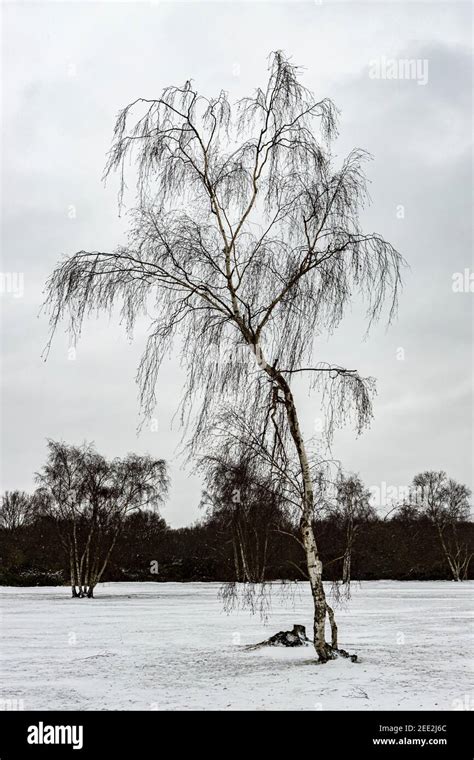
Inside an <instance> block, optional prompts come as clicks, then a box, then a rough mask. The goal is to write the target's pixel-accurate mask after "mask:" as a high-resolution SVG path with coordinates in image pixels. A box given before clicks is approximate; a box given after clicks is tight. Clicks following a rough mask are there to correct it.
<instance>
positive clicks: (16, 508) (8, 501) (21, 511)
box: [0, 491, 32, 531]
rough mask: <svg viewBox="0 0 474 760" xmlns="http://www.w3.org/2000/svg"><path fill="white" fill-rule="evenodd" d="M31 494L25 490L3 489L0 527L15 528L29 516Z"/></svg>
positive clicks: (30, 512) (30, 511) (0, 505)
mask: <svg viewBox="0 0 474 760" xmlns="http://www.w3.org/2000/svg"><path fill="white" fill-rule="evenodd" d="M31 514H32V505H31V496H30V495H29V494H27V493H26V492H25V491H5V493H4V495H3V496H2V501H1V504H0V527H2V528H5V529H6V530H12V531H13V530H17V528H19V527H20V526H21V525H24V524H25V523H26V522H27V521H28V520H29V519H30V517H31Z"/></svg>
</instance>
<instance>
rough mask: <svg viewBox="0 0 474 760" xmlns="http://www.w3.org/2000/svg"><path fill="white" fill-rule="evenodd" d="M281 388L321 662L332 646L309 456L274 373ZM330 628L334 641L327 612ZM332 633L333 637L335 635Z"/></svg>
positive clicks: (291, 402)
mask: <svg viewBox="0 0 474 760" xmlns="http://www.w3.org/2000/svg"><path fill="white" fill-rule="evenodd" d="M275 379H276V380H277V382H278V384H279V386H280V388H281V389H282V391H283V394H284V398H285V409H286V414H287V419H288V425H289V428H290V433H291V436H292V438H293V441H294V443H295V447H296V451H297V454H298V460H299V464H300V467H301V474H302V477H303V504H302V516H301V520H300V531H301V538H302V541H303V546H304V549H305V554H306V568H307V571H308V577H309V582H310V587H311V595H312V597H313V605H314V620H313V633H314V648H315V650H316V653H317V655H318V658H319V660H320V662H327V660H329V659H331V656H332V647H331V646H330V645H329V644H327V643H326V615H327V614H329V608H328V604H327V602H326V594H325V591H324V586H323V564H322V562H321V560H320V559H319V554H318V547H317V543H316V538H315V535H314V530H313V518H314V490H313V479H312V477H311V469H310V466H309V461H308V455H307V452H306V447H305V444H304V440H303V436H302V434H301V429H300V425H299V420H298V415H297V412H296V406H295V402H294V398H293V394H292V392H291V390H290V387H289V385H288V383H287V382H286V380H285V379H284V378H283V377H282V375H281V374H280V373H275ZM330 619H331V626H332V631H333V640H334V638H335V640H336V641H337V626H336V623H335V619H334V613H333V611H332V610H331V613H330ZM334 634H335V636H334Z"/></svg>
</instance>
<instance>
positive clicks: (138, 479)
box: [36, 441, 168, 598]
mask: <svg viewBox="0 0 474 760" xmlns="http://www.w3.org/2000/svg"><path fill="white" fill-rule="evenodd" d="M37 482H38V485H39V489H38V491H37V494H36V499H37V504H38V508H39V510H40V511H41V512H42V513H43V514H47V515H49V516H51V517H53V518H54V520H55V523H56V526H57V529H58V535H59V538H60V541H61V544H62V546H63V548H64V550H65V552H66V553H67V556H68V559H69V568H70V576H71V590H72V596H73V597H81V598H82V597H88V598H91V597H93V595H94V588H95V587H96V585H97V584H98V583H99V582H100V580H101V578H102V576H103V574H104V571H105V569H106V567H107V564H108V562H109V559H110V555H111V553H112V551H113V549H114V546H115V544H116V541H117V538H118V536H119V534H120V531H121V530H122V527H123V524H124V521H125V519H126V517H127V515H129V514H130V513H131V512H133V511H135V510H138V509H143V508H144V507H157V506H158V505H159V504H160V503H161V502H162V501H163V498H164V496H165V495H166V493H167V488H168V479H167V475H166V464H165V462H164V461H163V460H154V459H152V458H151V457H149V456H138V455H136V454H128V455H127V456H126V457H125V458H123V459H119V458H116V459H113V460H111V461H108V460H107V459H105V457H103V456H102V455H100V454H98V453H97V452H96V451H95V449H94V447H93V445H92V444H83V445H82V446H69V445H67V444H65V443H63V442H58V441H48V460H47V463H46V465H45V466H44V467H43V469H42V471H41V472H39V473H38V474H37Z"/></svg>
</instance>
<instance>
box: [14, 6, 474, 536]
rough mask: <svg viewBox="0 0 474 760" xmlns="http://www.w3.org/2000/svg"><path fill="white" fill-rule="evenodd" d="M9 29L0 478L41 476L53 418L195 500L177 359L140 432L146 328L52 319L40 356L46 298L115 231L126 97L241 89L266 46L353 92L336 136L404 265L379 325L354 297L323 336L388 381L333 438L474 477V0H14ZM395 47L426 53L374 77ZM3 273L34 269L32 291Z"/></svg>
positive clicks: (360, 460) (337, 95)
mask: <svg viewBox="0 0 474 760" xmlns="http://www.w3.org/2000/svg"><path fill="white" fill-rule="evenodd" d="M2 37H3V40H2V41H3V56H2V91H1V94H2V111H3V134H2V150H1V158H2V256H3V261H2V273H3V278H2V290H3V292H2V294H1V307H2V472H1V488H2V489H6V488H8V489H13V488H24V489H30V488H31V487H32V485H33V473H34V471H35V470H37V469H38V468H39V467H40V466H41V465H42V463H43V461H44V457H45V439H46V438H47V437H51V438H63V439H65V440H66V441H68V442H71V443H79V442H81V441H82V440H84V439H86V440H93V441H95V442H96V444H97V447H98V449H99V450H100V451H101V452H103V453H105V454H107V455H109V456H115V455H123V454H125V453H126V452H127V451H130V450H135V451H141V452H144V451H149V452H150V453H152V454H154V455H157V456H160V457H166V458H167V459H169V460H170V462H172V476H173V487H172V492H171V497H170V499H169V501H168V504H167V505H166V507H165V508H164V510H163V515H164V517H165V518H166V520H167V521H168V522H169V523H170V524H171V525H174V526H179V525H185V524H187V523H190V522H192V521H193V520H195V519H196V518H197V517H198V516H199V511H198V508H197V505H198V502H199V496H200V483H199V480H198V479H197V478H196V477H194V476H189V474H188V473H187V472H186V471H182V470H180V463H179V461H180V460H179V459H178V458H177V457H176V452H175V449H176V446H177V444H178V443H179V439H180V431H179V429H178V427H177V425H174V427H173V429H171V418H172V416H173V413H174V411H175V409H176V405H177V403H178V400H179V394H180V387H181V383H182V376H181V373H180V368H179V364H178V361H177V360H176V359H175V358H171V359H170V361H169V362H168V363H167V364H166V365H165V366H164V369H163V371H162V373H161V376H160V380H159V390H158V394H157V397H158V404H157V409H156V415H155V417H156V420H157V421H158V422H157V424H156V423H153V424H152V425H151V426H149V427H148V428H146V427H145V429H144V430H143V431H142V433H141V434H140V436H139V437H137V434H136V427H137V423H138V419H139V409H138V402H137V388H136V385H135V382H134V377H135V371H136V366H137V362H138V358H139V355H140V352H141V349H142V348H143V346H144V340H145V333H144V332H142V331H141V330H140V329H139V330H138V331H137V335H136V340H135V341H134V342H133V343H129V342H128V341H127V339H126V337H125V335H124V333H123V331H122V330H121V329H120V328H119V327H118V326H117V325H116V324H115V323H114V322H111V323H109V322H108V320H107V319H105V318H103V319H101V320H99V321H94V322H91V323H89V324H88V325H87V327H86V329H85V331H84V336H83V340H82V341H81V343H80V344H79V346H78V350H77V355H76V358H75V359H74V358H71V354H70V352H68V348H69V345H68V340H67V336H66V335H65V334H63V333H62V332H60V333H59V334H58V335H57V338H56V340H55V342H54V344H53V349H52V352H51V354H50V357H49V359H48V361H47V362H46V363H44V362H43V361H42V360H41V356H40V355H41V350H42V348H43V347H44V344H45V342H46V338H47V324H46V321H45V318H44V317H40V318H38V316H37V315H38V311H39V307H40V304H41V301H42V295H41V291H42V288H43V285H44V282H45V280H46V278H47V276H48V274H49V273H50V272H51V270H52V269H53V267H54V266H55V264H56V263H57V261H58V259H59V258H60V256H61V255H62V254H67V253H72V252H75V251H76V250H79V249H92V250H95V249H99V250H110V249H111V248H113V247H115V245H116V244H117V243H119V242H122V241H123V236H124V231H125V229H126V220H124V219H119V218H118V212H117V205H116V191H117V186H116V185H114V183H113V182H112V183H109V184H108V186H107V187H106V188H104V186H103V185H102V184H101V181H100V177H101V172H102V168H103V165H104V156H105V152H106V151H107V149H108V147H109V145H110V139H111V133H112V127H113V122H114V117H115V115H116V113H117V111H118V110H119V108H120V107H122V106H124V105H126V104H127V103H128V102H129V101H132V100H134V99H135V98H137V97H139V96H143V97H156V96H157V94H158V93H159V92H160V91H161V89H162V88H163V87H164V86H165V85H168V84H181V83H182V82H184V81H185V80H186V79H188V78H190V77H192V78H193V79H194V81H195V84H196V86H197V88H198V89H199V90H200V91H201V92H203V93H204V94H206V95H213V94H215V93H217V92H218V91H219V90H220V89H221V88H224V89H226V90H228V91H229V92H230V95H231V97H235V98H238V97H240V96H241V95H243V94H244V93H247V92H248V91H249V90H252V89H253V88H254V87H256V86H258V85H262V84H263V83H264V81H265V77H266V64H267V55H268V53H269V52H270V51H272V50H275V49H283V50H285V51H286V52H287V53H288V54H291V55H292V56H293V59H294V61H295V62H296V63H299V64H301V65H303V66H304V67H305V68H306V73H305V82H306V83H307V85H308V86H309V87H310V88H311V89H313V90H314V91H315V92H316V94H317V95H318V96H319V97H325V96H328V97H331V98H332V99H333V100H334V101H335V102H336V105H337V106H338V107H339V108H340V109H341V111H342V114H341V135H340V139H339V141H338V144H337V153H338V154H339V155H340V156H342V155H343V154H344V153H346V152H347V151H348V150H349V149H350V148H352V147H363V148H366V149H367V150H369V151H370V152H371V153H372V154H373V155H374V161H373V162H372V163H371V164H370V165H369V176H370V179H371V180H372V184H371V188H370V191H371V196H372V200H373V202H372V206H371V207H370V209H368V210H367V212H366V213H365V214H364V224H365V227H366V228H367V230H370V231H372V230H375V231H377V232H380V233H381V234H383V235H384V236H385V237H386V238H387V239H388V240H390V241H391V242H392V243H393V244H394V245H395V246H396V247H397V248H398V250H400V252H401V253H403V255H404V256H405V258H406V259H407V260H408V262H409V264H410V267H411V269H410V270H409V271H406V272H405V288H404V292H403V295H402V298H401V302H400V312H399V317H398V319H397V321H396V323H395V324H394V325H393V326H392V327H391V328H390V330H389V331H388V332H386V331H385V329H384V326H383V325H380V326H379V327H377V328H376V329H374V330H373V332H372V334H371V336H370V338H369V340H366V341H364V340H363V336H364V324H363V321H362V319H361V315H360V314H359V312H358V309H357V308H354V311H353V313H352V314H351V315H349V318H348V319H346V320H345V322H344V323H343V325H342V326H341V328H340V329H339V330H338V332H337V334H336V335H335V336H334V338H333V339H332V340H331V341H330V342H329V343H325V342H324V343H321V345H320V346H318V351H319V348H320V356H319V354H318V356H319V358H320V359H322V360H328V361H334V362H337V363H340V364H344V365H345V366H351V367H353V366H354V367H357V368H358V369H359V370H360V372H361V373H362V374H364V375H373V376H375V377H376V378H377V381H378V396H377V398H376V402H375V420H374V423H373V425H372V427H371V429H370V430H368V431H367V432H365V433H364V434H363V436H362V437H360V438H356V437H355V434H354V433H353V432H352V431H350V430H348V431H343V432H341V433H339V434H337V435H336V438H335V442H334V446H333V452H334V455H335V456H336V457H338V458H340V459H341V461H342V463H343V465H344V467H345V468H346V469H348V470H350V471H355V472H359V473H360V474H361V476H362V477H363V479H364V480H365V482H366V483H367V485H369V486H379V487H382V488H383V485H382V484H383V483H385V484H386V486H397V487H400V486H403V485H405V484H407V483H408V482H409V481H410V480H411V478H412V477H413V475H414V474H415V473H416V472H417V471H420V470H422V469H426V468H430V469H446V470H447V471H448V473H449V474H450V475H452V476H453V477H455V478H457V479H460V480H461V481H463V482H466V483H468V484H469V485H470V486H471V487H472V453H473V452H472V448H473V447H472V425H473V421H472V379H473V377H472V373H473V363H472V358H473V348H472V346H473V320H472V305H473V299H474V293H472V292H454V291H453V274H454V273H456V272H464V270H465V269H468V270H470V272H472V271H474V266H473V261H472V220H471V204H472V190H471V187H472V145H471V131H472V123H471V73H470V72H471V60H470V49H469V48H470V42H471V5H470V3H460V4H457V3H455V2H446V3H438V2H426V3H384V2H377V3H366V4H363V3H358V2H349V3H334V2H329V1H328V2H326V0H323V2H322V3H319V2H292V3H284V2H278V3H277V2H258V3H254V2H245V3H241V4H238V3H230V2H228V3H227V2H213V3H206V2H193V3H182V2H132V3H122V2H102V3H99V2H92V1H91V2H86V3H70V2H49V3H42V2H35V3H20V2H14V3H8V4H4V5H3V6H2ZM391 59H396V61H397V66H398V68H397V71H398V73H399V74H400V73H402V74H403V72H404V69H403V68H402V67H400V66H399V64H398V62H400V61H402V62H403V61H404V60H413V61H418V70H417V71H418V75H417V76H415V78H398V79H394V78H391V79H389V78H383V74H384V72H385V73H386V72H387V66H390V60H391ZM402 66H403V64H402ZM384 67H385V68H384ZM413 71H414V72H415V74H416V70H415V69H413ZM374 72H375V74H374ZM377 73H378V78H376V75H377ZM129 201H130V202H131V201H132V198H131V197H130V198H129ZM7 273H8V274H12V273H20V274H22V275H23V276H24V292H23V294H21V292H20V293H14V292H11V291H12V287H14V286H15V282H16V285H17V286H18V287H19V288H20V289H21V280H16V281H15V280H13V281H12V279H11V278H10V279H8V278H7V277H6V274H7ZM12 283H13V284H12ZM301 403H302V405H303V409H304V414H303V417H304V423H305V432H306V433H307V435H308V436H309V435H311V433H312V432H313V430H314V426H315V420H317V418H318V417H319V416H320V414H321V412H320V409H319V406H318V403H317V398H314V399H309V398H308V397H307V396H306V395H303V396H302V397H301ZM155 428H157V429H155Z"/></svg>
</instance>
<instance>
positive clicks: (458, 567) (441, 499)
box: [409, 470, 474, 581]
mask: <svg viewBox="0 0 474 760" xmlns="http://www.w3.org/2000/svg"><path fill="white" fill-rule="evenodd" d="M470 496H471V491H470V490H469V488H468V487H467V486H465V485H464V484H462V483H457V482H456V481H455V480H454V479H453V478H448V476H447V475H446V473H445V472H444V471H443V470H440V471H433V470H428V471H425V472H421V473H419V474H418V475H415V477H414V478H413V483H412V487H411V495H410V502H409V507H411V510H412V514H415V515H417V516H420V515H421V516H424V517H427V518H428V520H429V521H430V522H431V523H432V524H433V526H434V527H435V530H436V533H437V536H438V540H439V545H440V548H441V551H442V553H443V557H444V559H445V561H446V563H447V565H448V567H449V570H450V572H451V575H452V578H453V580H454V581H462V580H465V579H466V578H467V573H468V570H469V565H470V562H471V559H472V556H473V554H474V552H473V551H472V546H469V544H468V543H467V542H466V541H465V540H463V536H462V523H463V522H464V523H465V522H466V521H467V520H468V519H469V517H470V511H471V510H470V503H469V499H470Z"/></svg>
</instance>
